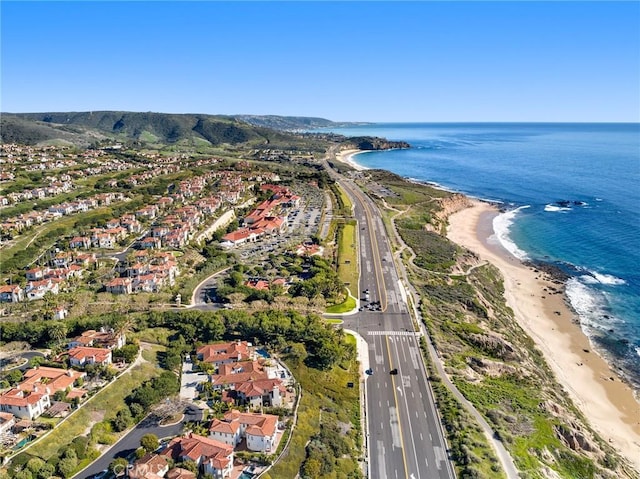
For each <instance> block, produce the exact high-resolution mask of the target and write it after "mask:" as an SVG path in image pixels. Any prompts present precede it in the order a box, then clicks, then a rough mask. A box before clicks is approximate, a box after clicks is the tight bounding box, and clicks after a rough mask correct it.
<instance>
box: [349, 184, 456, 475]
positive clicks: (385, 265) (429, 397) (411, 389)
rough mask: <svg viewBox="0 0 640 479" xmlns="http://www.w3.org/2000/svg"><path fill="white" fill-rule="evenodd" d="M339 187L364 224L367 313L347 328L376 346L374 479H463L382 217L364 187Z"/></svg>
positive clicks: (371, 432) (372, 354)
mask: <svg viewBox="0 0 640 479" xmlns="http://www.w3.org/2000/svg"><path fill="white" fill-rule="evenodd" d="M339 182H340V184H341V185H342V186H343V187H344V188H345V189H346V190H347V192H348V193H349V196H350V197H351V198H352V199H353V200H354V214H355V217H356V219H357V220H358V225H359V230H358V232H359V242H360V244H359V246H360V260H361V263H360V297H361V304H362V305H363V306H364V307H365V309H364V310H363V311H362V312H360V313H358V314H356V315H353V316H348V317H345V318H343V319H344V327H345V328H349V329H352V330H355V331H357V332H358V333H359V334H360V335H361V336H362V337H363V338H364V339H365V340H366V341H367V344H368V347H369V360H370V367H371V369H372V374H371V375H369V376H368V377H367V379H366V381H367V397H366V402H367V425H368V438H367V439H368V440H367V444H368V450H369V474H370V477H371V478H373V479H396V478H408V479H419V478H423V479H436V478H455V474H454V472H453V467H452V465H451V462H450V461H449V458H448V451H447V445H446V442H445V440H444V437H443V432H442V427H441V425H440V419H439V417H438V414H437V411H436V408H435V401H434V398H433V394H432V392H431V388H430V386H429V383H428V381H427V373H426V370H425V368H424V363H423V361H422V357H421V354H420V349H419V343H418V335H417V334H416V333H414V330H413V324H412V320H411V316H410V315H409V312H408V305H407V303H406V298H405V295H404V292H403V290H402V287H401V285H400V282H399V279H398V272H397V271H396V267H395V263H394V262H393V258H392V253H391V247H390V245H389V243H388V239H387V236H386V231H385V229H384V225H383V223H382V219H381V216H380V214H379V211H378V209H377V207H376V206H375V204H373V202H372V201H371V199H370V198H368V197H367V196H365V195H364V194H363V193H362V192H361V191H360V190H359V188H358V187H357V186H355V185H353V184H352V183H351V182H350V181H348V180H344V179H339ZM364 290H369V301H363V299H364V298H365V295H364ZM371 302H373V303H378V302H379V304H380V308H379V309H380V310H379V311H378V310H375V309H374V310H370V309H368V308H367V305H368V304H370V303H371ZM392 370H397V374H391V373H390V372H391V371H392Z"/></svg>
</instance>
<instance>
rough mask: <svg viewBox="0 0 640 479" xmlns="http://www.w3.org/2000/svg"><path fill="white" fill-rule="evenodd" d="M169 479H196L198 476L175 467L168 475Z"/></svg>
mask: <svg viewBox="0 0 640 479" xmlns="http://www.w3.org/2000/svg"><path fill="white" fill-rule="evenodd" d="M167 479H196V475H195V474H194V473H193V472H191V471H187V470H186V469H182V468H181V467H174V468H173V469H171V470H170V471H169V472H168V473H167Z"/></svg>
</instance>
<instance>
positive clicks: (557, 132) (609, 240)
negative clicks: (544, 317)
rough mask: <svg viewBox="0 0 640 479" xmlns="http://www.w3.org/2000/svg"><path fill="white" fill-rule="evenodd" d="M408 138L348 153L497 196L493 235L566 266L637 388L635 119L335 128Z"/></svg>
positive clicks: (585, 323)
mask: <svg viewBox="0 0 640 479" xmlns="http://www.w3.org/2000/svg"><path fill="white" fill-rule="evenodd" d="M330 131H333V132H336V133H340V134H343V135H347V136H361V135H370V136H379V137H385V138H387V139H389V140H396V141H406V142H408V143H409V144H411V148H410V149H406V150H389V151H374V152H366V153H361V154H358V155H357V156H356V157H355V158H354V161H356V162H357V163H358V164H360V165H362V166H364V167H367V168H381V169H386V170H389V171H392V172H394V173H397V174H399V175H401V176H403V177H406V178H411V179H414V180H418V181H422V182H428V183H432V184H436V185H439V186H441V187H443V188H445V189H448V190H452V191H457V192H461V193H465V194H467V195H469V196H473V197H476V198H480V199H485V200H490V201H494V202H499V203H502V204H503V206H504V207H505V212H504V213H502V214H500V215H499V216H497V217H496V219H495V221H494V230H495V234H496V236H497V238H498V239H499V240H500V242H501V243H502V244H503V246H504V247H505V248H506V249H508V250H509V251H510V252H511V253H512V254H513V255H515V256H516V257H518V258H520V259H522V260H533V261H543V262H548V263H553V264H554V265H556V266H559V267H561V268H562V269H563V270H565V271H566V272H567V273H569V274H570V279H569V280H568V281H567V283H566V293H567V297H568V299H569V301H570V303H571V305H572V307H573V309H574V310H575V311H576V312H577V313H578V315H579V317H580V324H581V327H582V330H583V331H584V333H585V334H586V335H587V336H588V337H589V338H590V340H591V343H592V345H593V347H594V349H596V350H597V351H598V352H599V353H600V354H601V355H602V356H604V357H605V358H606V359H607V360H609V362H610V364H612V366H613V367H615V368H616V369H618V370H619V372H620V373H621V374H622V375H623V376H625V377H626V378H627V379H628V380H629V381H630V382H631V383H632V384H633V386H634V388H635V389H636V391H638V390H640V124H637V123H634V124H587V123H576V124H561V123H548V124H546V123H545V124H542V123H530V124H524V123H501V124H498V123H475V124H473V123H471V124H468V123H458V124H453V123H448V124H433V123H403V124H398V123H395V124H382V123H380V124H370V125H365V126H358V127H349V128H339V129H331V130H330Z"/></svg>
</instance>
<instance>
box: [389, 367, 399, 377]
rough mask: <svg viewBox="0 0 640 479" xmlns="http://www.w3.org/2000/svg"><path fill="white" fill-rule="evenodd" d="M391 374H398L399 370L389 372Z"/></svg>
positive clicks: (394, 369)
mask: <svg viewBox="0 0 640 479" xmlns="http://www.w3.org/2000/svg"><path fill="white" fill-rule="evenodd" d="M389 374H394V375H395V374H398V370H397V369H396V368H393V369H392V370H391V371H389Z"/></svg>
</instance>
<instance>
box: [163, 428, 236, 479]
mask: <svg viewBox="0 0 640 479" xmlns="http://www.w3.org/2000/svg"><path fill="white" fill-rule="evenodd" d="M161 455H163V456H167V457H170V458H172V459H173V460H174V461H176V460H181V461H193V462H195V463H196V464H197V465H198V466H200V467H202V469H203V472H204V474H211V475H212V476H213V477H215V478H216V479H222V478H225V477H230V476H231V471H232V470H233V447H231V446H229V445H227V444H224V443H223V442H220V441H216V440H214V439H209V438H207V437H203V436H198V435H197V434H193V433H189V434H188V435H187V436H185V437H176V438H175V439H173V440H172V441H171V442H170V443H169V445H168V446H167V448H166V449H165V450H164V451H162V453H161Z"/></svg>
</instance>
